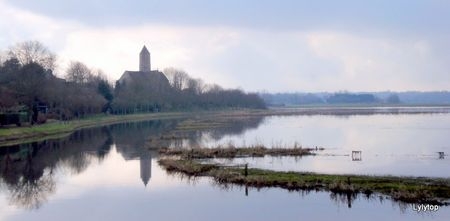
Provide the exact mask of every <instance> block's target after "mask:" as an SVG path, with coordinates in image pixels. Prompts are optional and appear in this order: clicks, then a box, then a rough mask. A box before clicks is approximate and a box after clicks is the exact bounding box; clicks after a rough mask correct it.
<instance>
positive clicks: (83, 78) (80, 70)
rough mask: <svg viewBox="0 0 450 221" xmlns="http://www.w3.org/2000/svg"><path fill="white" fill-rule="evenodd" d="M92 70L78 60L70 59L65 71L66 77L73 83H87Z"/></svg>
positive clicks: (90, 77)
mask: <svg viewBox="0 0 450 221" xmlns="http://www.w3.org/2000/svg"><path fill="white" fill-rule="evenodd" d="M92 76H93V74H92V71H91V70H90V69H89V68H88V67H87V66H86V65H85V64H83V63H81V62H79V61H72V62H70V64H69V68H68V69H67V71H66V79H67V80H68V81H71V82H75V83H79V84H81V83H87V82H88V81H89V80H91V79H92Z"/></svg>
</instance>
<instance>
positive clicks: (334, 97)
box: [259, 91, 450, 106]
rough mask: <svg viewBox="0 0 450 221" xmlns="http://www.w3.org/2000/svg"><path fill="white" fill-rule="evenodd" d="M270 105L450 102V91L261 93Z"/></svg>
mask: <svg viewBox="0 0 450 221" xmlns="http://www.w3.org/2000/svg"><path fill="white" fill-rule="evenodd" d="M259 96H260V97H261V98H262V99H263V100H264V102H265V103H266V104H267V105H270V106H292V105H314V104H317V105H339V104H373V105H382V104H388V105H389V104H406V105H433V104H443V105H447V104H450V91H436V92H416V91H412V92H370V93H369V92H366V93H365V92H362V93H349V92H337V93H327V92H323V93H260V94H259Z"/></svg>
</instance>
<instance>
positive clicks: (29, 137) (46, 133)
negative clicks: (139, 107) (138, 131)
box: [0, 112, 192, 146]
mask: <svg viewBox="0 0 450 221" xmlns="http://www.w3.org/2000/svg"><path fill="white" fill-rule="evenodd" d="M190 114H192V113H189V112H186V113H179V112H170V113H149V114H131V115H94V116H90V117H87V118H84V119H79V120H71V121H65V122H62V121H53V122H50V123H46V124H41V125H35V126H23V127H8V128H0V146H5V145H10V144H16V143H25V142H30V141H36V140H44V139H48V138H50V137H55V136H57V135H61V136H62V135H67V134H69V133H70V132H73V131H75V130H78V129H82V128H88V127H97V126H103V125H108V124H114V123H122V122H131V121H142V120H152V119H167V118H177V117H183V116H188V115H190Z"/></svg>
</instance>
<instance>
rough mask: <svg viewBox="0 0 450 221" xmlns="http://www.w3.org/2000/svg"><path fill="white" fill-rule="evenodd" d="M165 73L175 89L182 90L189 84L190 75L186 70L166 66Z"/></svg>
mask: <svg viewBox="0 0 450 221" xmlns="http://www.w3.org/2000/svg"><path fill="white" fill-rule="evenodd" d="M164 74H165V75H166V76H167V78H168V79H169V82H170V84H171V85H172V87H173V88H174V89H175V90H177V91H181V90H183V89H185V88H186V87H187V86H188V85H187V84H188V82H189V80H190V77H189V75H188V74H187V73H186V72H185V71H183V70H179V69H175V68H166V69H164Z"/></svg>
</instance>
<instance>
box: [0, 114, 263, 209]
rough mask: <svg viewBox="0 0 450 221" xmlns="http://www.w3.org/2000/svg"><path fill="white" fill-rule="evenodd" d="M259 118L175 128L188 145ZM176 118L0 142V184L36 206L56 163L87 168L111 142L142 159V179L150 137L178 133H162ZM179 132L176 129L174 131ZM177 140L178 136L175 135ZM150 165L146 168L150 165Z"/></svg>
mask: <svg viewBox="0 0 450 221" xmlns="http://www.w3.org/2000/svg"><path fill="white" fill-rule="evenodd" d="M261 121H262V118H246V119H230V120H228V121H227V123H226V124H224V126H223V127H220V128H214V129H211V128H209V129H204V130H192V131H181V132H180V131H178V132H176V133H180V134H179V136H182V137H183V138H185V139H186V141H187V142H189V144H191V145H195V144H199V143H200V141H201V140H202V139H203V138H204V137H205V136H207V137H213V138H214V139H216V138H217V139H220V138H221V137H223V136H225V135H229V134H239V133H242V132H244V131H245V130H246V129H248V128H255V127H257V126H258V125H259V124H260V123H261ZM179 122H180V120H155V121H147V122H134V123H123V124H117V125H111V126H107V127H99V128H91V129H83V130H80V131H76V132H74V133H73V134H71V135H70V136H68V137H66V138H62V139H56V140H46V141H42V142H33V143H29V144H22V145H14V146H9V147H2V148H0V184H1V185H0V188H2V189H7V190H8V191H9V192H10V202H11V203H12V204H14V205H16V206H18V207H22V208H26V209H37V208H39V207H40V206H41V205H42V204H43V203H45V202H46V201H47V199H48V197H49V196H50V195H51V194H53V193H54V192H55V190H56V182H55V180H54V173H53V171H55V170H56V169H63V170H62V171H65V170H64V169H65V168H67V169H68V171H70V172H71V173H73V174H79V173H82V172H83V171H85V170H86V169H87V168H88V167H89V165H90V164H91V163H93V162H94V161H93V160H96V159H98V160H99V161H101V160H103V159H104V158H105V156H106V155H107V154H108V153H109V151H110V150H111V146H112V144H113V143H115V144H116V148H117V151H118V152H119V153H121V154H122V156H124V158H125V159H141V160H142V165H141V166H142V171H141V172H142V173H141V176H142V177H141V178H142V179H143V182H144V184H145V183H147V182H148V180H149V179H150V177H151V164H150V163H151V157H150V156H148V157H147V156H146V155H143V154H149V153H148V147H149V140H152V139H154V140H159V141H158V142H156V143H154V145H155V147H161V146H169V145H171V144H173V143H176V142H177V139H175V140H174V139H163V137H164V136H165V135H167V134H172V133H175V132H174V129H175V128H176V125H177V124H178V123H179ZM177 136H178V135H177ZM178 141H179V140H178ZM149 166H150V168H149Z"/></svg>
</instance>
